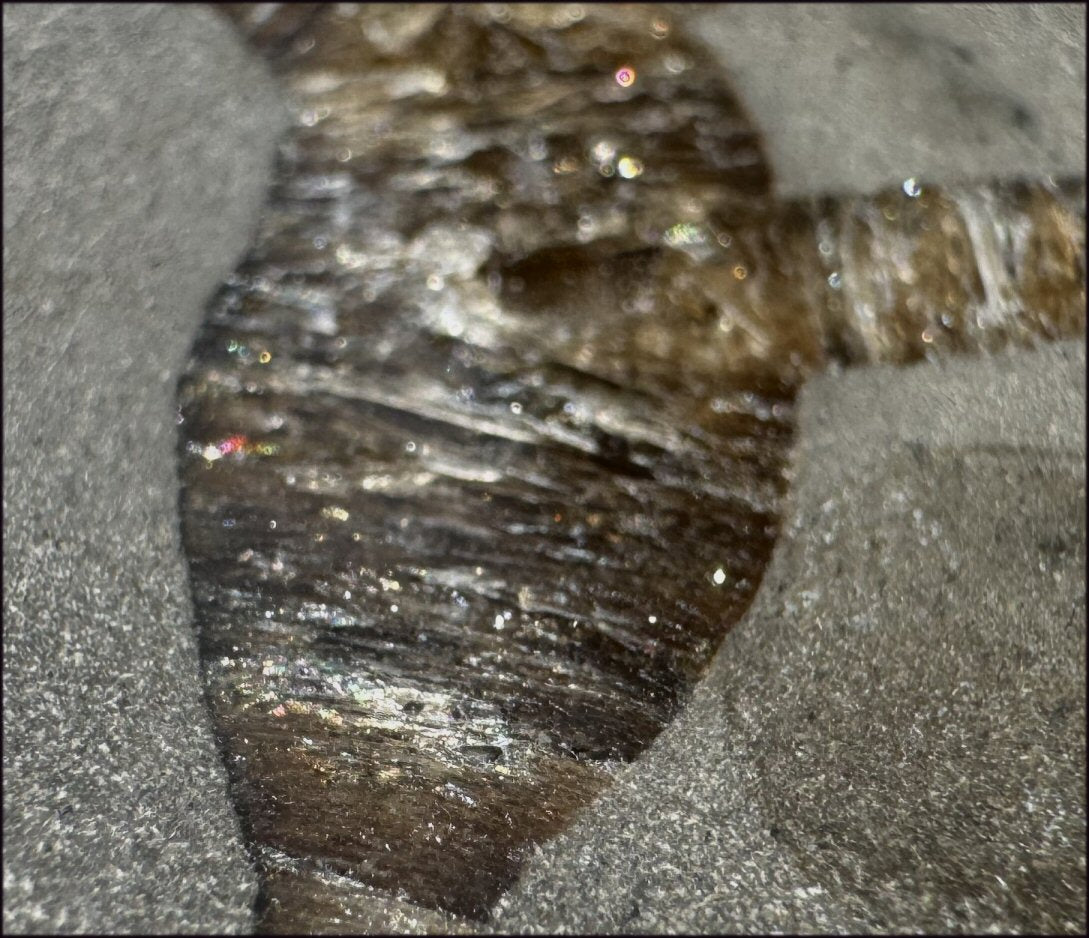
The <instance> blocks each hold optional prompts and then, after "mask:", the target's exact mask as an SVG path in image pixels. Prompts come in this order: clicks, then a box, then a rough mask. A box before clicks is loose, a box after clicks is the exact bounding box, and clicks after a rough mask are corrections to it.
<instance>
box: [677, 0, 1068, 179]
mask: <svg viewBox="0 0 1089 938" xmlns="http://www.w3.org/2000/svg"><path fill="white" fill-rule="evenodd" d="M679 6H682V7H684V8H685V10H686V13H687V15H690V16H692V17H693V19H694V21H695V29H696V31H697V32H698V34H699V35H701V36H702V37H703V39H704V41H706V42H707V44H708V45H709V46H710V47H711V48H712V49H714V50H715V51H716V52H717V53H718V55H719V59H720V61H721V62H722V64H723V66H724V67H725V68H726V70H727V74H728V75H729V78H730V82H731V84H732V85H733V87H734V88H736V89H737V91H738V93H739V95H740V97H741V99H742V101H743V102H744V103H745V104H746V105H747V106H748V108H749V111H750V113H752V114H753V116H754V118H755V119H756V120H757V121H758V123H759V125H760V127H761V129H762V130H763V131H764V133H765V135H766V143H767V148H768V153H769V156H770V158H771V163H772V166H773V167H774V169H775V172H776V177H777V180H778V185H779V189H780V191H781V193H782V194H784V195H800V194H807V193H810V192H816V191H841V190H842V191H852V192H853V191H862V192H866V191H868V190H871V189H878V188H881V187H882V186H886V185H888V184H889V183H890V182H892V181H895V180H903V179H906V178H908V177H910V176H919V177H922V178H925V179H930V180H933V181H935V182H944V183H952V182H958V181H962V180H966V179H971V180H976V179H986V178H988V177H991V176H1006V175H1009V174H1010V173H1016V172H1025V173H1030V174H1032V175H1042V174H1045V173H1052V174H1055V175H1062V174H1071V173H1072V174H1078V175H1080V174H1082V173H1083V172H1084V167H1085V6H1084V4H1079V3H1047V4H1045V3H798V4H794V3H790V4H782V3H760V4H681V5H679Z"/></svg>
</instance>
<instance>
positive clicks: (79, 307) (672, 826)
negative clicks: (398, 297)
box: [3, 4, 1085, 933]
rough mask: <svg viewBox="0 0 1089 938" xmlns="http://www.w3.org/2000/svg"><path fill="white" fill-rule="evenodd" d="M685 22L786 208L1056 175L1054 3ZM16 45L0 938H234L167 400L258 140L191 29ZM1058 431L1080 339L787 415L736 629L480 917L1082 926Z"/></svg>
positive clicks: (794, 926)
mask: <svg viewBox="0 0 1089 938" xmlns="http://www.w3.org/2000/svg"><path fill="white" fill-rule="evenodd" d="M685 15H689V16H693V17H698V18H700V20H701V22H700V25H699V29H700V30H701V34H702V35H703V36H704V37H705V38H706V39H707V41H708V42H709V43H711V44H712V45H714V46H715V47H716V49H718V50H719V51H720V53H721V57H722V60H723V62H724V64H725V66H726V67H727V68H729V69H730V73H731V77H732V79H733V82H734V84H735V86H736V87H737V88H738V90H739V92H740V93H741V95H742V97H743V98H744V99H745V101H746V103H747V104H748V106H749V107H750V109H751V111H752V112H753V114H754V116H756V118H757V119H758V121H759V123H760V126H761V127H764V128H766V129H767V132H768V136H769V152H770V154H771V158H772V161H773V165H774V166H775V168H776V171H777V173H778V178H779V180H780V187H781V189H782V190H783V191H784V192H786V193H801V192H809V191H816V190H821V189H832V190H844V189H859V190H862V191H865V190H867V189H870V188H876V187H878V186H880V185H885V184H887V183H888V182H890V181H895V180H896V179H899V178H902V177H906V176H908V175H918V176H920V177H922V178H926V177H927V176H928V175H930V176H932V177H933V178H935V179H940V180H941V181H943V182H944V181H955V180H957V179H963V178H980V177H983V176H991V175H998V176H1010V175H1027V176H1039V175H1043V174H1047V173H1053V174H1056V175H1058V174H1061V173H1080V172H1082V171H1083V167H1084V162H1085V97H1084V96H1085V80H1084V36H1085V21H1084V8H1082V7H1081V6H1080V5H1010V6H1002V5H990V4H980V5H945V6H935V7H929V8H928V7H926V6H925V5H921V4H920V5H899V4H897V5H883V4H882V5H858V6H848V5H843V6H841V5H831V4H829V5H820V6H816V5H813V6H808V5H807V6H797V7H795V6H785V7H781V8H780V7H778V6H777V5H774V6H770V7H768V6H760V7H741V8H733V7H731V6H730V5H720V6H717V7H713V8H710V9H706V8H700V9H696V10H692V11H688V12H686V13H685ZM3 30H4V80H5V98H4V131H5V133H4V295H5V306H4V350H5V359H4V364H5V368H4V411H3V414H4V458H5V473H4V496H3V507H4V548H5V549H4V625H5V632H4V654H5V660H4V844H3V846H4V928H5V930H6V931H11V932H16V933H33V932H56V931H63V932H80V931H83V932H86V931H99V932H101V931H121V932H133V933H136V932H142V931H157V932H164V931H174V932H201V931H215V932H238V931H248V930H250V929H251V928H252V915H251V903H252V901H253V898H254V891H255V880H254V878H253V874H252V872H251V870H250V867H249V863H248V860H247V858H246V855H245V851H244V849H243V847H242V844H241V840H240V837H239V833H238V828H237V821H236V820H235V818H234V814H233V811H232V809H231V807H230V804H229V802H228V800H227V796H226V789H225V782H224V773H223V771H222V768H221V765H220V762H219V758H218V756H217V754H216V751H215V745H214V742H213V737H212V735H211V730H210V724H209V721H208V719H207V717H206V714H205V711H204V708H203V705H202V702H201V699H200V698H201V690H200V683H199V675H198V669H197V659H196V652H195V642H194V640H193V636H192V632H191V615H190V607H189V600H188V587H187V582H186V575H185V568H184V562H183V559H182V557H181V554H180V547H179V542H178V536H177V513H176V501H177V479H176V470H175V449H174V447H175V438H174V414H175V401H174V392H175V383H176V380H177V376H178V373H179V371H180V369H181V367H182V364H183V362H184V360H185V356H186V354H187V351H188V347H189V343H190V342H191V340H192V336H193V334H194V332H195V329H196V326H197V324H198V323H199V321H200V319H201V317H202V315H203V307H204V303H205V301H206V300H207V298H208V296H209V295H210V294H211V292H212V290H213V289H214V287H215V286H216V284H217V283H218V282H219V281H220V280H221V279H222V278H223V277H224V276H225V275H226V274H227V273H228V272H229V271H230V270H231V269H233V267H234V266H235V264H236V262H237V259H238V258H239V257H240V256H241V255H242V253H243V252H244V250H245V248H246V246H247V242H248V240H249V238H250V235H251V233H252V231H253V227H254V224H255V221H256V218H257V212H258V211H259V207H260V204H261V202H262V200H263V197H264V190H265V186H266V184H267V180H268V174H269V170H270V167H271V158H272V153H273V148H274V142H275V140H276V138H277V137H278V136H279V134H280V131H281V129H282V128H283V127H284V126H285V116H284V114H283V112H282V110H281V105H280V104H279V99H278V97H277V93H276V89H275V86H274V85H273V83H272V82H271V80H270V79H269V77H268V76H267V75H266V74H265V73H264V72H263V71H262V69H261V67H260V66H259V65H258V63H256V62H255V61H254V60H253V59H252V58H251V57H250V56H249V54H248V53H247V52H246V51H245V50H244V49H243V47H242V46H241V44H240V43H239V42H238V41H237V40H236V39H235V37H234V35H233V33H232V32H231V29H230V28H229V27H228V26H227V24H226V23H224V22H221V21H220V19H219V18H218V17H217V16H216V15H215V14H214V13H212V12H210V11H208V10H207V9H203V8H200V7H189V6H186V7H182V6H166V5H147V6H131V5H125V6H121V5H92V4H87V5H25V6H20V5H17V4H16V5H8V6H5V9H4V19H3ZM890 63H891V64H890ZM879 66H880V67H879ZM1084 420H1085V358H1084V349H1083V347H1082V346H1081V345H1079V344H1078V343H1073V344H1070V343H1068V344H1065V345H1062V346H1058V347H1054V348H1051V349H1045V350H1041V351H1039V352H1033V353H1019V354H1013V355H1008V356H1002V357H1000V358H996V359H992V360H981V361H974V362H969V361H961V362H953V363H947V364H944V365H941V366H936V365H934V366H932V365H925V366H921V367H918V368H914V369H909V370H906V371H899V372H898V371H895V370H893V369H888V368H874V369H865V370H861V371H858V372H855V373H851V374H847V375H843V376H826V377H823V378H820V379H818V380H817V381H816V382H814V383H813V384H811V385H810V386H809V387H808V388H807V389H806V390H805V392H804V394H803V398H802V410H801V420H800V430H799V439H800V444H799V450H798V453H797V460H796V465H797V473H798V476H797V480H796V483H795V489H794V491H793V494H792V503H791V508H790V510H789V512H788V516H787V521H786V525H787V528H786V530H785V532H784V537H783V539H782V541H781V543H780V545H779V548H778V552H777V555H776V558H775V560H774V561H773V564H772V567H771V569H770V570H769V572H768V576H767V578H766V579H765V582H764V584H763V587H762V589H761V592H760V594H759V595H758V598H757V601H756V604H755V605H754V607H753V609H752V610H751V612H750V614H749V616H748V617H747V619H746V620H745V621H744V622H742V624H741V625H739V626H738V627H737V628H736V629H735V631H734V632H733V633H732V634H731V635H730V636H729V637H728V638H727V640H726V642H725V643H724V645H723V647H722V649H721V651H720V654H719V656H718V659H717V660H716V663H715V665H714V666H713V669H712V672H711V673H710V674H709V676H708V678H707V679H706V681H705V682H704V684H703V685H702V686H701V687H700V689H699V690H698V692H697V695H696V698H695V700H694V701H693V703H692V706H691V707H690V709H689V711H688V712H687V713H686V714H685V715H684V716H683V717H682V718H681V720H680V721H678V722H677V723H676V724H674V725H673V726H672V727H670V728H669V729H668V730H667V731H666V733H665V734H663V736H662V737H661V738H660V739H659V741H658V743H657V744H656V745H655V747H654V748H652V750H651V751H650V752H648V754H647V756H646V757H645V758H644V759H643V760H641V761H640V762H639V763H636V764H635V765H633V766H631V767H630V769H629V770H628V771H627V772H626V774H625V776H624V778H623V779H622V781H621V784H619V785H618V786H617V788H615V789H614V790H613V791H612V792H610V793H609V794H608V795H607V796H606V798H605V799H604V800H603V801H602V802H601V803H600V804H599V805H598V806H597V808H596V809H595V810H594V811H593V812H592V813H591V815H590V816H588V817H587V818H586V820H585V821H584V822H583V823H582V824H581V825H578V826H576V827H575V828H574V829H573V830H571V831H570V832H569V833H568V834H567V835H566V836H565V837H563V838H561V840H559V841H557V842H555V843H553V844H550V845H548V846H547V847H546V849H545V850H544V851H543V852H542V854H541V855H540V856H539V857H538V858H537V859H536V860H535V861H534V863H532V864H531V866H530V868H529V870H528V871H527V875H526V876H525V878H524V879H523V881H522V883H521V884H520V885H519V886H518V887H517V888H516V889H515V891H514V892H512V893H511V894H510V896H509V897H508V899H507V900H506V901H505V902H504V903H503V906H502V909H501V912H500V915H499V917H498V922H497V927H498V928H500V929H502V930H506V931H513V930H527V931H532V930H538V931H540V930H556V931H582V930H589V931H614V932H615V931H618V930H619V931H651V932H653V931H708V932H717V931H758V930H766V929H775V930H831V931H851V930H867V931H869V930H873V931H880V930H897V929H911V930H932V931H945V930H957V931H978V930H982V929H998V930H1004V929H1012V930H1021V931H1071V932H1079V931H1083V930H1084V927H1085V777H1084V755H1085V753H1084V749H1085V722H1084V717H1085V696H1084V694H1085V644H1084V643H1085V632H1084V623H1085V586H1084V568H1085V436H1084V432H1085V431H1084V426H1085V424H1084ZM372 904H373V905H374V909H368V908H366V907H364V908H361V910H360V912H359V915H360V917H359V918H358V919H356V922H357V923H358V924H360V925H366V924H368V916H369V923H370V924H371V925H372V926H373V927H378V928H384V929H391V930H415V929H418V928H425V927H428V926H430V927H433V928H434V927H440V926H439V924H438V923H437V922H435V921H434V920H432V919H431V918H430V917H429V916H426V915H424V916H414V915H413V914H412V913H411V911H407V912H406V911H404V910H402V909H399V908H398V907H397V906H396V904H395V903H388V904H387V905H386V907H385V909H384V910H383V904H382V900H380V899H376V900H374V901H373V903H372Z"/></svg>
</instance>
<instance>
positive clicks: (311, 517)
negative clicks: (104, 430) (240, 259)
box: [181, 4, 1085, 931]
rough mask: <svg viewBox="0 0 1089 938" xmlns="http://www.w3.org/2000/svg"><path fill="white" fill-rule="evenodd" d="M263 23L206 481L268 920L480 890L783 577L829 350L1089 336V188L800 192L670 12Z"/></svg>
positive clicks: (211, 646) (213, 614) (246, 806)
mask: <svg viewBox="0 0 1089 938" xmlns="http://www.w3.org/2000/svg"><path fill="white" fill-rule="evenodd" d="M232 16H233V17H234V18H235V19H236V20H237V22H238V23H239V25H240V26H241V28H242V29H243V30H244V31H245V32H247V34H248V35H249V36H250V38H251V40H252V41H253V42H254V43H255V45H256V46H257V47H258V48H260V49H261V50H262V51H263V52H265V54H266V55H268V56H269V58H270V60H271V61H272V62H273V64H274V67H275V68H276V69H277V70H278V71H279V73H280V74H281V75H282V77H283V79H284V81H285V83H286V84H287V87H288V90H289V92H290V94H291V96H292V98H293V100H294V103H295V106H296V113H297V118H298V122H297V126H296V128H295V130H294V132H293V134H292V136H291V138H290V139H289V140H288V141H287V143H286V144H285V146H284V149H283V157H282V160H281V168H280V173H279V176H278V179H277V182H276V185H275V188H274V191H273V193H272V196H271V202H270V206H269V209H268V211H267V213H266V216H265V218H264V220H263V223H262V226H261V230H260V232H259V234H258V236H257V239H256V242H255V246H254V249H253V251H252V253H251V255H250V256H249V258H248V259H247V260H246V262H245V263H244V264H243V265H242V267H241V268H240V269H239V270H238V271H237V272H236V274H235V275H234V276H233V277H232V278H231V280H230V281H229V282H228V284H227V285H225V287H224V288H223V289H222V291H220V293H219V294H218V295H217V297H216V298H215V299H214V301H213V303H212V304H211V307H210V310H209V316H208V320H207V323H206V325H205V328H204V329H203V331H202V333H201V336H200V338H199V340H198V342H197V345H196V348H195V350H194V356H193V359H192V362H191V365H190V368H189V370H188V373H187V376H186V378H185V379H184V381H183V385H182V389H181V405H182V410H181V413H182V417H183V426H182V431H183V447H184V449H183V453H182V472H183V481H184V487H183V497H182V509H183V524H184V536H185V541H186V547H187V551H188V554H189V558H190V563H191V572H192V579H193V588H194V596H195V600H196V603H197V608H198V618H199V626H200V629H201V639H202V655H203V660H204V666H205V671H206V678H207V683H208V691H209V697H210V700H211V703H212V708H213V712H214V714H215V718H216V721H217V724H218V727H219V732H220V735H221V740H222V744H223V747H224V749H225V752H226V756H227V759H228V764H229V766H230V769H231V772H232V776H233V780H234V785H235V794H236V797H237V800H238V803H239V805H240V808H241V810H242V814H243V818H244V821H245V823H246V824H247V827H248V833H249V836H250V837H251V839H252V841H253V843H254V846H255V849H256V851H257V855H258V858H259V862H260V863H261V865H262V868H263V871H264V873H265V875H266V919H265V925H266V927H267V928H271V929H281V930H284V931H292V930H298V929H303V928H305V929H315V928H317V929H321V928H326V927H330V922H329V917H330V916H331V915H332V913H331V912H330V909H331V908H335V906H336V902H335V900H332V901H330V902H326V901H325V900H324V899H323V900H322V901H321V902H319V901H317V900H313V901H310V902H306V901H303V900H302V899H300V895H303V894H306V895H309V894H310V893H308V892H307V890H308V889H309V888H310V887H308V886H306V885H305V884H306V883H308V882H315V881H316V880H315V877H325V879H324V880H322V882H323V888H324V889H325V891H326V892H329V891H332V893H334V894H335V893H336V890H337V888H340V887H338V886H337V884H338V883H340V884H342V885H343V889H344V890H348V889H349V887H351V888H355V886H356V885H357V884H358V885H360V886H364V887H374V888H377V889H379V890H382V891H384V892H386V893H392V894H395V895H398V896H400V897H402V898H404V899H407V900H409V901H410V902H412V903H416V904H418V905H420V906H424V907H428V908H431V909H436V910H440V911H442V912H446V913H452V914H454V915H456V916H467V917H469V918H472V919H477V920H480V919H484V918H486V917H487V913H488V909H489V908H490V906H491V905H492V904H493V903H494V901H495V900H496V898H497V897H498V896H499V895H500V894H501V893H502V892H503V890H504V889H505V888H506V887H507V886H508V885H509V884H510V883H511V882H512V881H513V879H514V878H515V877H516V876H517V873H518V870H519V868H520V865H521V863H522V862H523V860H524V859H525V857H526V856H527V855H528V852H529V851H530V850H531V849H532V845H533V844H535V843H539V842H541V841H542V840H544V839H546V838H548V837H550V836H552V835H553V834H555V833H556V832H558V831H559V830H561V829H562V828H563V827H564V826H566V825H567V824H569V823H570V822H571V820H572V819H573V818H574V817H575V815H576V814H577V813H578V811H579V810H580V808H583V807H584V806H586V805H587V804H589V803H590V802H591V801H592V800H593V798H594V797H595V795H596V794H597V793H598V792H599V791H600V790H601V789H602V787H603V786H604V785H606V784H608V781H609V778H610V774H611V773H612V772H613V771H614V769H615V767H616V766H617V765H619V764H621V763H623V762H625V761H628V760H631V759H632V758H634V757H635V756H637V755H638V754H639V753H640V752H641V751H642V750H643V749H644V748H645V747H646V745H647V744H648V743H649V742H650V741H651V740H652V739H653V738H654V736H655V735H656V734H657V733H658V732H659V730H660V729H661V728H662V726H663V725H665V723H666V722H668V720H669V719H670V718H671V717H672V715H673V714H674V713H675V712H676V709H677V707H678V705H679V704H680V703H681V702H682V701H683V699H684V697H685V694H686V692H687V691H688V689H689V688H690V687H691V686H692V684H693V683H694V682H695V681H696V680H697V679H698V677H699V676H700V674H701V673H702V671H703V669H704V667H705V665H706V664H707V662H708V661H709V659H710V656H711V655H712V654H713V652H714V651H715V649H716V647H717V646H718V643H719V642H720V640H721V638H722V636H723V635H724V634H725V631H726V630H727V629H728V628H729V626H730V625H731V624H733V623H734V622H735V621H737V619H738V618H739V617H740V615H741V614H742V613H743V611H744V610H745V608H746V607H747V605H748V603H749V602H750V600H751V598H752V596H753V593H754V592H755V590H756V588H757V585H758V584H759V581H760V576H761V574H762V571H763V569H764V567H765V565H766V563H767V561H768V558H769V556H770V552H771V549H772V546H773V543H774V540H775V536H776V532H777V518H778V509H779V505H780V501H781V498H782V496H783V494H784V491H785V488H786V485H787V481H788V458H789V446H790V440H791V428H792V409H791V408H792V403H791V402H792V398H793V393H794V390H795V388H796V387H797V386H798V385H799V383H800V382H801V381H802V380H804V378H805V376H806V375H807V374H810V373H812V372H813V371H814V370H815V369H818V368H822V367H825V366H826V365H828V364H829V363H842V364H846V363H851V362H856V361H869V360H891V361H904V362H906V361H911V360H913V359H917V358H920V357H922V356H924V355H931V354H939V353H941V352H942V351H943V350H948V351H973V350H980V349H990V348H996V347H999V346H1001V345H1003V344H1007V343H1009V342H1015V343H1027V342H1030V341H1033V340H1034V339H1035V338H1036V337H1055V336H1063V335H1073V334H1077V333H1078V332H1079V331H1080V330H1082V329H1084V302H1085V297H1084V261H1083V257H1084V253H1083V250H1084V220H1083V210H1082V202H1083V198H1084V196H1083V191H1084V188H1083V186H1082V185H1080V184H1071V185H1055V184H1049V185H1027V184H1020V183H1011V184H1007V185H981V186H976V187H971V188H964V189H959V190H952V189H945V190H939V189H937V188H933V187H931V186H929V185H927V184H925V183H921V182H918V181H916V180H908V181H905V182H904V183H903V185H902V186H901V187H898V188H897V189H895V190H893V191H890V192H888V193H885V194H882V195H879V196H876V197H874V198H865V199H864V198H856V199H826V200H819V201H815V202H812V203H804V204H802V203H799V204H789V205H777V204H775V203H774V202H773V200H772V199H771V196H770V188H769V173H768V170H767V167H766V165H765V163H764V161H763V159H762V156H761V153H760V148H759V143H758V140H757V137H756V135H755V132H754V129H753V127H752V126H751V124H750V121H749V119H748V118H747V117H746V115H745V114H744V113H743V111H742V110H741V108H740V107H739V105H738V104H737V102H736V101H735V100H734V98H733V96H732V95H731V93H730V92H729V90H728V89H727V88H725V87H724V86H723V84H722V82H721V79H720V78H719V77H718V73H717V72H716V71H715V69H714V68H713V67H712V66H711V65H710V64H709V61H708V59H707V58H706V57H705V56H704V55H703V54H702V53H701V52H700V51H699V50H698V49H697V48H695V47H694V46H692V45H690V44H689V43H687V42H686V41H684V40H683V39H682V38H681V37H679V36H678V30H677V27H676V25H675V24H674V23H673V22H672V21H671V19H670V17H669V16H668V15H667V14H665V13H662V12H661V11H658V10H655V9H654V8H651V7H643V6H640V7H612V6H610V7H607V8H606V7H594V6H585V7H583V6H578V5H562V6H542V5H534V6H512V7H503V6H493V7H471V6H457V7H443V6H440V5H426V6H425V5H420V6H412V5H407V6H405V5H398V6H392V5H391V6H379V7H375V8H357V7H354V6H353V5H344V4H342V5H337V6H333V7H325V6H286V7H277V6H276V5H261V6H259V7H253V8H250V7H241V8H236V9H233V10H232ZM300 884H302V885H300ZM311 891H312V890H311Z"/></svg>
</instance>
